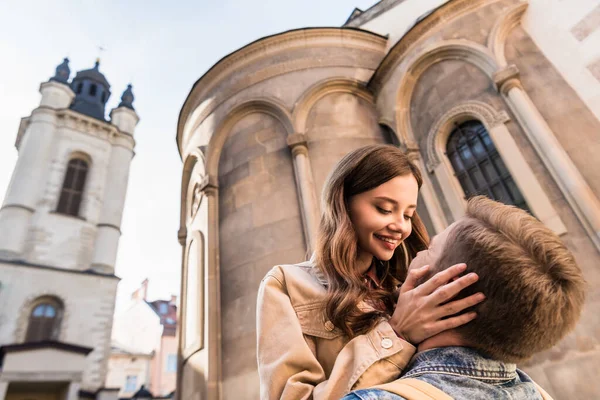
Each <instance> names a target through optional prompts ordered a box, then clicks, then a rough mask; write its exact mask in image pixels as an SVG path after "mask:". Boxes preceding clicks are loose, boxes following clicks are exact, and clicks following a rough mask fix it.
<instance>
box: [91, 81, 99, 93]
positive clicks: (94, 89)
mask: <svg viewBox="0 0 600 400" xmlns="http://www.w3.org/2000/svg"><path fill="white" fill-rule="evenodd" d="M97 89H98V87H97V86H96V84H94V83H92V85H91V86H90V96H95V95H96V90H97Z"/></svg>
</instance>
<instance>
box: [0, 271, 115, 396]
mask: <svg viewBox="0 0 600 400" xmlns="http://www.w3.org/2000/svg"><path fill="white" fill-rule="evenodd" d="M0 282H2V290H0V304H2V307H0V345H5V344H15V343H23V341H24V339H25V334H26V331H27V323H28V318H29V314H30V312H31V303H32V302H33V301H34V300H35V299H37V298H38V297H40V296H55V297H57V298H59V299H60V300H61V301H62V302H63V304H64V314H63V316H62V322H61V329H60V334H59V337H58V340H59V341H61V342H65V343H69V344H75V345H78V346H84V347H92V348H93V349H94V350H93V351H92V352H91V353H90V354H88V355H87V358H86V363H87V366H86V369H85V371H84V374H83V381H82V386H81V387H82V389H86V390H96V389H98V388H99V387H102V386H103V385H104V381H105V377H106V369H107V360H108V357H109V352H110V335H111V329H112V321H113V312H114V301H115V296H116V291H117V283H118V278H116V277H114V276H100V275H94V274H88V273H78V272H69V271H61V270H57V269H49V268H42V267H31V266H25V265H20V264H10V263H0ZM56 362H57V363H60V362H61V361H60V360H56Z"/></svg>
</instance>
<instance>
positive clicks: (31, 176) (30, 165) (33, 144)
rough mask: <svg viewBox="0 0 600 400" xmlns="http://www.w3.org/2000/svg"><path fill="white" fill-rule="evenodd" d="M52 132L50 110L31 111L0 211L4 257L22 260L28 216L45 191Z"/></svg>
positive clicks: (53, 122)
mask: <svg viewBox="0 0 600 400" xmlns="http://www.w3.org/2000/svg"><path fill="white" fill-rule="evenodd" d="M55 130H56V114H55V111H54V110H52V109H50V108H47V107H40V108H37V109H36V110H34V111H33V113H32V114H31V117H30V119H29V126H28V127H27V129H26V131H25V134H24V136H23V138H22V140H21V143H20V145H19V158H18V159H17V164H16V165H15V169H14V170H13V174H12V178H11V180H10V184H9V185H8V189H7V191H6V197H5V198H4V204H3V205H2V208H1V209H0V232H3V233H5V234H0V252H2V254H3V256H4V257H9V258H22V256H23V254H22V253H23V250H24V246H25V240H26V237H27V232H28V230H29V225H30V221H31V216H32V215H33V213H34V212H35V209H36V206H37V203H38V200H39V199H40V197H41V196H42V194H43V192H44V190H45V189H46V182H47V177H48V166H49V165H50V159H51V156H52V152H53V150H54V146H53V145H54V137H55ZM6 232H10V234H6Z"/></svg>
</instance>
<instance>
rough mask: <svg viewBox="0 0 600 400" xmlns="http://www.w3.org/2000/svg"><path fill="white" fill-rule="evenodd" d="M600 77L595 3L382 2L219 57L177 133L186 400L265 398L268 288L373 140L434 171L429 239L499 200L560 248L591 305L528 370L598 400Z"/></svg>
mask: <svg viewBox="0 0 600 400" xmlns="http://www.w3.org/2000/svg"><path fill="white" fill-rule="evenodd" d="M599 65H600V6H598V4H597V1H592V0H589V1H581V2H577V5H575V4H573V3H568V4H567V3H565V2H561V1H560V0H530V1H529V2H524V1H518V0H492V1H490V0H485V1H484V0H450V1H441V0H419V1H417V0H382V1H380V2H378V3H377V4H375V5H374V6H373V7H371V8H370V9H368V10H365V11H361V10H355V11H354V12H352V15H351V16H350V18H349V19H348V21H347V22H346V23H345V25H344V26H343V27H341V28H305V29H297V30H291V31H287V32H284V33H281V34H277V35H273V36H269V37H265V38H262V39H259V40H257V41H255V42H253V43H250V44H249V45H247V46H245V47H243V48H241V49H239V50H237V51H235V52H233V53H231V54H229V55H228V56H226V57H224V58H223V59H222V60H220V61H219V62H217V63H216V64H215V65H214V66H213V67H212V68H211V69H210V70H209V71H208V72H206V73H205V74H204V75H203V76H202V77H201V78H200V79H199V80H198V81H197V82H196V83H195V84H194V86H193V88H192V90H191V92H190V93H189V95H188V97H187V99H186V101H185V103H184V105H183V108H182V110H181V113H180V118H179V123H178V128H177V145H178V149H179V152H180V155H181V158H182V161H183V174H182V191H181V220H180V230H179V234H178V237H179V241H180V243H181V245H182V259H183V263H182V290H181V296H182V297H181V309H180V316H181V318H180V326H181V328H180V332H181V335H180V348H179V354H180V360H179V362H180V368H179V376H178V396H179V399H181V400H188V399H195V398H198V397H200V398H203V399H240V398H244V399H256V398H258V397H259V388H258V375H257V367H256V353H255V347H256V331H255V325H256V321H255V318H256V317H255V315H256V295H257V290H258V286H259V283H260V281H261V279H262V278H263V276H264V275H265V274H266V272H267V271H268V270H269V269H270V268H272V267H273V266H274V265H276V264H280V263H294V262H299V261H302V260H305V259H306V257H307V255H308V254H310V252H311V251H312V248H313V245H314V239H315V232H316V228H317V224H318V219H319V215H320V206H319V200H318V199H319V196H320V193H321V190H322V187H323V184H324V181H325V179H326V176H327V174H328V173H329V172H330V170H331V168H332V167H333V165H334V164H335V163H336V162H337V161H338V160H339V159H340V158H341V157H342V156H343V155H344V154H346V153H347V152H349V151H351V150H353V149H355V148H357V147H360V146H363V145H367V144H372V143H390V144H394V145H396V146H399V147H400V148H402V149H403V150H405V151H406V153H407V154H408V155H409V156H410V157H411V158H412V160H413V161H414V162H415V163H416V164H417V165H418V166H419V167H420V169H421V171H423V173H424V185H423V188H422V190H421V192H420V199H419V207H418V211H419V213H420V215H421V216H422V218H423V220H424V222H425V223H426V226H427V228H428V230H429V232H430V234H431V235H434V234H435V233H436V232H439V231H441V230H442V229H444V228H445V227H446V226H448V225H449V224H450V223H452V222H453V221H454V220H456V219H457V218H459V217H460V216H461V215H462V214H463V213H464V207H465V199H466V198H468V197H469V196H472V195H474V194H486V195H488V196H490V197H492V198H494V199H497V200H500V201H504V202H507V203H511V204H515V205H518V206H520V207H523V208H526V209H527V210H529V211H530V212H531V213H532V214H533V215H534V216H536V217H537V218H538V219H540V220H541V221H542V222H544V223H545V224H546V225H547V226H549V227H550V228H551V229H553V230H554V231H555V232H556V233H557V234H559V235H560V236H561V238H562V239H563V240H564V242H565V243H566V244H567V246H568V247H569V248H570V249H571V250H572V251H573V253H574V254H575V256H576V258H577V260H578V262H579V264H580V266H581V268H582V270H583V271H584V274H585V277H586V279H587V281H588V283H589V287H590V289H589V294H588V300H587V304H586V307H585V310H584V313H583V315H582V318H581V321H580V323H579V325H578V326H577V328H576V329H575V331H574V332H573V333H572V334H570V335H569V336H568V337H567V338H565V339H564V340H563V341H562V342H561V343H559V344H558V345H557V346H556V347H554V348H553V349H551V350H549V351H547V352H544V353H543V354H539V355H537V356H536V357H535V358H534V359H533V360H531V361H530V362H528V363H526V364H524V365H522V366H521V367H522V368H523V369H524V370H525V371H527V372H528V373H529V374H531V376H532V377H533V378H534V379H535V380H536V381H537V382H538V383H539V384H540V385H541V386H543V387H544V388H546V389H547V391H548V392H549V393H550V394H551V395H552V396H553V397H554V398H555V399H572V398H596V397H599V396H600V388H598V386H597V385H590V384H589V382H593V381H594V379H595V376H596V374H597V371H598V370H599V369H600V336H599V334H598V332H600V322H599V320H598V318H597V317H596V311H595V310H598V307H599V306H600V303H599V300H598V298H599V297H598V294H599V293H600V289H598V285H597V283H599V282H600V273H599V271H598V268H597V265H598V264H599V262H600V201H599V200H598V197H599V196H600V169H599V168H597V161H595V159H596V157H597V154H600V133H599V132H600V70H599V67H598V66H599ZM567 383H568V384H567Z"/></svg>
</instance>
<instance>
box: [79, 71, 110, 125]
mask: <svg viewBox="0 0 600 400" xmlns="http://www.w3.org/2000/svg"><path fill="white" fill-rule="evenodd" d="M71 89H73V91H74V92H75V98H74V99H73V103H71V107H70V108H71V110H73V111H77V112H80V113H81V114H85V115H87V116H90V117H92V118H96V119H99V120H101V121H106V119H105V117H104V114H105V106H106V102H107V101H108V98H109V97H110V84H109V83H108V81H107V80H106V78H105V77H104V75H103V74H102V73H101V72H100V62H99V61H96V65H94V68H91V69H86V70H83V71H79V72H77V74H76V75H75V78H73V81H72V82H71Z"/></svg>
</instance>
